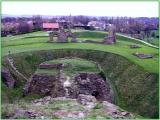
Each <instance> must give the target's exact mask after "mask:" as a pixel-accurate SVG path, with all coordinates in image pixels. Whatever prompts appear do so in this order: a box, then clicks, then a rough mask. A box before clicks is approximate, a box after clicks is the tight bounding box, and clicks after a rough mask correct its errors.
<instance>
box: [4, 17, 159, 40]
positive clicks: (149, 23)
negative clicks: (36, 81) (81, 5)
mask: <svg viewBox="0 0 160 120" xmlns="http://www.w3.org/2000/svg"><path fill="white" fill-rule="evenodd" d="M1 21H2V25H1V36H2V37H3V36H12V35H17V34H24V33H29V32H34V31H40V30H44V31H59V30H60V28H63V29H68V28H70V29H83V30H97V31H108V29H107V28H108V26H109V25H110V24H114V25H115V26H116V32H117V33H123V34H127V35H130V36H132V37H135V38H138V39H144V37H145V36H148V37H150V36H153V37H157V38H158V37H159V36H156V34H155V33H154V32H152V31H153V30H158V26H159V22H158V18H143V17H140V18H129V17H89V16H71V15H69V16H53V17H52V18H47V17H46V18H45V17H42V16H32V17H3V16H2V20H1Z"/></svg>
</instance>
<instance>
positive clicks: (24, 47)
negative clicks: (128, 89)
mask: <svg viewBox="0 0 160 120" xmlns="http://www.w3.org/2000/svg"><path fill="white" fill-rule="evenodd" d="M75 32H76V34H77V35H78V40H86V39H92V40H96V41H102V40H103V37H104V36H105V34H106V33H105V32H97V31H75ZM45 34H46V33H45V32H42V31H39V32H34V33H29V34H24V35H18V36H13V37H3V38H2V55H3V56H4V55H7V54H8V51H11V54H13V53H20V52H26V51H38V50H49V49H62V48H63V49H65V48H77V49H91V50H100V51H106V52H112V53H116V54H119V55H122V56H124V57H126V58H127V59H129V60H130V61H132V62H134V63H136V64H138V65H140V66H142V67H143V68H144V69H145V70H147V71H149V72H154V73H158V49H155V48H151V47H149V46H147V45H144V44H143V43H141V42H138V41H135V40H132V39H129V38H125V37H122V36H117V44H115V45H101V44H92V43H66V44H65V43H64V44H61V43H47V40H48V38H47V37H33V38H30V37H29V36H33V35H41V36H42V35H45ZM21 37H29V38H21ZM15 38H16V39H15ZM14 39H15V40H14ZM130 44H139V45H140V46H141V47H142V48H139V49H130V48H129V46H128V45H130ZM134 52H139V53H146V54H153V55H154V58H153V59H145V60H143V59H139V58H137V57H135V56H133V55H132V53H134ZM153 66H154V67H153Z"/></svg>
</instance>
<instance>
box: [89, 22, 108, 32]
mask: <svg viewBox="0 0 160 120" xmlns="http://www.w3.org/2000/svg"><path fill="white" fill-rule="evenodd" d="M87 26H90V27H93V28H94V29H95V30H105V29H106V25H105V23H104V22H100V21H90V22H88V25H87Z"/></svg>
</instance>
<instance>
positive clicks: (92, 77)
mask: <svg viewBox="0 0 160 120" xmlns="http://www.w3.org/2000/svg"><path fill="white" fill-rule="evenodd" d="M71 86H72V88H70V89H69V94H70V96H71V97H72V98H77V97H78V95H79V94H84V95H92V96H95V97H96V99H97V100H99V101H104V100H106V101H109V102H112V95H111V88H110V86H109V84H108V83H107V82H106V81H104V79H103V78H102V77H101V76H100V75H99V74H97V73H79V74H78V75H77V76H75V81H74V83H73V85H71Z"/></svg>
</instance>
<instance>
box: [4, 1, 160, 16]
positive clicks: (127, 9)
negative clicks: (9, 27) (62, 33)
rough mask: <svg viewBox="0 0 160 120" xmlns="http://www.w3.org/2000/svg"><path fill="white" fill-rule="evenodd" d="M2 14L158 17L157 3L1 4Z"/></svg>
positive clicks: (34, 2)
mask: <svg viewBox="0 0 160 120" xmlns="http://www.w3.org/2000/svg"><path fill="white" fill-rule="evenodd" d="M2 14H10V15H69V14H71V15H90V16H128V17H158V2H136V1H135V2H133V1H132V2H102V1H101V2H49V1H46V2H36V1H32V2H18V1H17V2H2Z"/></svg>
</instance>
